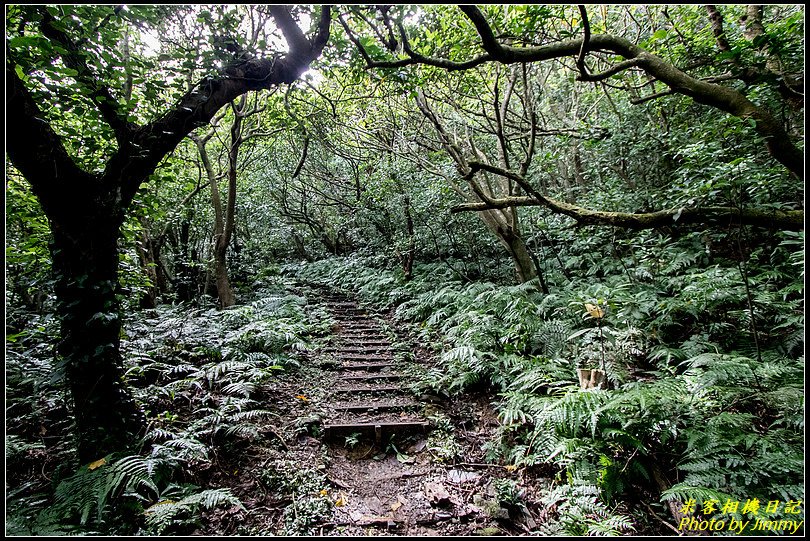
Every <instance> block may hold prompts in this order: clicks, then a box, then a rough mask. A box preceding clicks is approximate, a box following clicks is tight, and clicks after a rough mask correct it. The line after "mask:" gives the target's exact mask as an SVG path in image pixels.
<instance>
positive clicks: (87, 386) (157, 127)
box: [6, 5, 331, 462]
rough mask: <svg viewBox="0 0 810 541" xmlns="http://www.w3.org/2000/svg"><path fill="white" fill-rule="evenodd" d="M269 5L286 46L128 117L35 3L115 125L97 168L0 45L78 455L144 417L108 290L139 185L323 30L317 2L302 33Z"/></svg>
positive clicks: (125, 441)
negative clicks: (80, 155) (45, 245)
mask: <svg viewBox="0 0 810 541" xmlns="http://www.w3.org/2000/svg"><path fill="white" fill-rule="evenodd" d="M111 9H112V8H111ZM268 9H269V11H270V13H271V14H272V16H273V18H274V20H275V22H276V25H277V26H278V28H280V29H281V31H282V33H283V34H284V37H285V39H286V41H287V43H288V45H289V52H288V53H286V54H284V55H281V56H275V57H272V58H259V59H237V60H234V62H232V63H230V64H229V65H227V66H225V67H224V68H223V69H222V70H221V71H220V73H219V74H217V75H216V76H213V77H208V78H206V79H205V80H204V81H202V82H201V84H200V85H197V86H195V87H194V88H192V89H191V90H190V91H189V92H188V93H187V94H186V95H185V96H183V97H182V98H181V99H180V100H179V102H178V103H177V104H175V105H174V106H173V107H171V108H170V109H168V110H167V111H166V112H165V113H164V114H163V115H162V116H160V117H159V118H157V119H156V120H155V121H154V122H151V123H150V124H147V125H143V126H138V125H135V124H133V123H131V122H129V121H128V118H127V114H126V112H124V111H122V110H121V106H120V104H119V101H118V100H117V99H116V97H115V96H114V95H113V94H112V92H111V90H110V89H109V88H108V87H107V86H105V82H104V81H103V80H101V79H99V78H96V77H95V75H94V73H93V71H92V70H90V69H88V66H87V64H86V58H85V56H84V52H83V51H82V50H81V47H79V45H78V44H77V42H76V41H75V40H73V39H72V38H71V36H69V35H67V33H66V31H65V30H64V26H62V25H59V24H54V22H55V19H54V18H53V17H52V16H51V15H49V14H48V12H47V11H46V10H44V9H43V10H42V22H41V25H40V30H41V31H42V34H43V36H44V37H45V38H46V39H47V40H49V41H50V42H52V43H53V44H54V45H55V46H58V47H59V48H60V50H61V52H60V59H61V61H62V62H64V64H65V65H66V66H68V67H69V68H71V69H73V70H74V71H75V72H76V73H77V75H75V76H74V78H75V80H76V82H77V83H78V84H80V85H81V86H83V87H84V88H85V90H86V91H87V97H88V99H89V100H90V101H91V102H92V103H93V105H94V106H95V107H96V109H97V111H98V114H99V116H100V118H101V119H102V120H103V121H104V122H106V123H107V124H108V125H109V126H110V128H111V129H112V131H113V132H114V134H115V139H116V143H117V145H118V148H117V150H116V151H115V152H114V153H113V154H112V155H111V156H110V157H109V159H108V160H107V161H106V163H105V165H104V169H103V172H101V173H98V174H92V173H89V172H87V171H84V170H82V169H81V168H80V167H78V166H77V165H76V163H75V162H74V161H73V159H72V158H71V156H70V155H69V154H68V152H67V151H66V149H65V146H64V144H63V142H62V138H61V137H60V136H59V135H57V133H56V132H55V131H54V129H53V128H52V126H51V125H50V124H49V123H48V121H47V115H44V114H43V112H42V111H41V110H40V108H39V105H38V103H37V100H35V99H34V97H33V95H32V93H31V92H30V91H29V89H28V88H26V85H25V83H23V81H22V80H21V79H20V76H19V75H18V73H17V70H16V64H15V63H14V57H13V54H14V51H7V62H6V122H7V125H8V126H12V127H13V129H14V134H13V137H10V138H9V139H8V140H7V141H6V152H7V155H8V157H9V159H10V160H11V162H12V163H13V164H14V167H16V168H17V169H18V170H19V171H20V172H21V173H22V174H23V175H24V176H25V178H26V180H28V182H30V183H31V187H32V189H33V191H34V193H35V195H36V196H37V199H38V200H39V202H40V205H41V206H42V209H43V210H44V211H45V214H46V215H47V216H48V219H49V220H50V223H51V230H52V233H53V244H52V255H53V266H54V270H55V271H56V273H57V276H58V278H57V280H58V282H57V287H56V295H57V302H58V306H59V308H58V310H59V316H60V319H61V340H60V344H59V348H58V353H59V359H60V361H61V364H62V366H63V367H64V373H65V377H66V380H67V383H68V385H69V388H70V391H71V395H72V399H73V410H74V415H75V418H76V427H77V433H76V434H77V438H78V451H79V458H80V460H81V461H82V462H88V461H91V460H95V459H97V458H99V457H101V456H104V455H105V454H108V453H110V452H113V451H121V450H125V449H131V448H132V447H133V446H134V445H135V443H136V441H137V435H138V434H139V433H141V432H142V430H143V427H144V422H143V419H142V415H141V414H140V412H139V411H138V408H137V406H136V404H135V403H134V401H133V400H132V398H131V396H130V395H129V393H128V392H127V390H126V388H125V386H124V384H123V380H122V376H123V363H122V358H121V353H120V330H121V316H120V303H119V302H118V299H117V298H116V289H117V285H118V276H117V272H118V247H117V240H118V237H119V233H120V227H121V224H122V223H123V221H124V217H125V214H126V211H127V209H128V207H129V205H130V204H131V202H132V200H133V198H134V196H135V194H136V192H137V190H138V188H139V187H140V186H141V185H142V184H143V183H144V182H145V181H146V180H147V179H148V177H149V176H150V175H151V174H152V172H154V170H155V168H156V167H157V166H158V164H159V163H160V162H161V160H163V158H164V157H165V156H166V155H167V154H168V153H169V152H171V151H172V150H173V149H174V148H175V147H176V146H177V145H178V143H180V141H182V140H183V138H184V137H186V136H187V135H188V134H189V133H191V132H192V131H193V130H194V129H196V128H197V127H200V126H204V125H206V124H207V123H208V122H209V121H210V120H211V119H212V118H213V117H214V115H215V114H216V113H217V111H219V110H220V109H221V108H222V107H223V106H225V105H227V104H228V103H230V102H231V101H233V100H234V99H236V98H237V97H239V96H240V95H242V94H244V93H245V92H248V91H250V90H261V89H268V88H271V87H273V86H276V85H279V84H283V83H291V82H293V81H295V80H297V79H298V77H299V76H300V75H301V73H303V72H304V71H305V70H306V69H307V67H308V66H309V64H310V63H311V62H312V61H313V60H314V59H315V58H317V57H318V56H320V54H321V52H322V50H323V47H324V46H325V45H326V41H327V40H328V38H329V27H330V22H331V10H330V7H328V6H324V7H322V9H321V13H320V19H319V21H318V28H317V31H316V33H315V35H314V36H313V37H312V38H311V39H307V38H306V36H305V35H304V33H303V32H302V31H301V29H300V28H298V26H297V25H296V23H295V20H294V19H293V16H292V14H291V12H290V9H289V7H286V6H280V5H271V6H269V8H268Z"/></svg>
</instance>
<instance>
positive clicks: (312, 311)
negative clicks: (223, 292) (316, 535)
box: [6, 281, 331, 535]
mask: <svg viewBox="0 0 810 541" xmlns="http://www.w3.org/2000/svg"><path fill="white" fill-rule="evenodd" d="M41 319H42V318H41ZM330 324H331V320H330V319H329V316H328V315H327V314H326V312H324V311H323V310H322V309H319V308H313V307H311V306H307V301H306V299H305V298H303V297H300V296H297V295H292V294H290V293H288V292H287V288H286V287H285V284H284V283H282V282H281V281H277V282H275V283H271V284H270V285H269V286H268V287H267V288H266V289H264V290H263V291H260V292H257V295H256V300H255V301H253V302H250V303H248V304H244V305H240V306H235V307H233V308H230V309H227V310H222V311H217V310H214V309H199V308H196V309H195V308H193V307H190V306H185V305H173V306H169V305H164V306H159V307H158V308H156V309H154V310H149V311H143V312H136V313H134V314H133V315H132V316H131V319H130V320H129V321H127V323H126V325H125V331H124V332H125V335H124V336H123V337H122V351H123V352H124V358H125V363H126V379H127V382H128V385H129V386H130V388H131V389H132V391H133V394H134V396H135V398H136V400H137V401H138V402H139V403H140V405H141V407H142V408H143V410H144V413H145V416H146V418H147V421H148V425H147V431H146V434H145V435H144V438H143V440H142V447H141V449H140V452H139V453H137V454H130V455H126V456H122V455H109V456H104V457H99V459H98V460H96V461H94V462H92V463H90V464H83V465H80V464H78V463H77V462H76V459H75V449H74V447H73V442H72V441H70V440H67V439H65V437H64V436H63V434H69V433H70V429H71V427H70V425H69V423H68V422H67V421H61V422H60V421H57V422H53V420H54V419H68V418H69V417H70V416H69V415H68V413H67V412H68V407H67V404H66V402H65V401H66V392H65V389H64V386H63V384H62V382H61V381H60V380H59V379H58V378H57V377H53V373H54V372H53V370H52V368H51V361H50V357H51V355H52V354H51V352H52V349H51V348H50V347H47V345H48V344H50V345H51V347H52V344H53V343H54V340H55V338H54V337H55V336H56V333H57V330H56V328H55V326H54V325H53V322H52V321H45V320H44V319H43V320H42V324H41V325H36V326H34V327H32V328H31V330H30V331H28V332H23V333H19V334H18V335H16V336H15V337H14V342H13V343H12V344H11V345H10V347H9V348H8V353H9V354H8V357H7V365H6V366H7V374H8V376H9V377H8V380H7V400H8V402H7V407H8V408H9V409H10V410H12V411H13V412H14V415H13V418H14V421H13V423H12V424H10V425H9V426H8V432H7V436H6V460H7V464H11V465H12V466H13V468H11V471H15V472H20V474H19V475H20V477H19V478H16V479H13V480H11V483H10V489H9V491H8V493H7V509H8V510H7V518H6V529H7V532H8V533H9V534H15V535H31V534H34V535H60V534H116V535H130V534H148V535H162V534H170V533H171V534H178V533H180V534H182V533H189V532H191V531H193V529H194V528H195V527H197V526H198V525H199V523H200V518H201V514H202V513H203V512H204V511H205V510H208V509H212V508H215V507H223V506H224V507H228V508H235V509H237V510H238V509H243V507H242V504H241V502H240V501H239V500H238V498H236V496H234V495H233V494H232V493H231V492H230V490H228V489H226V488H217V487H209V488H201V487H200V486H199V485H198V484H197V483H199V482H200V481H199V479H201V473H203V472H205V471H207V470H210V469H212V468H215V467H216V463H217V460H218V456H219V455H220V454H233V453H235V452H238V450H239V449H241V448H244V446H246V445H248V444H249V443H251V442H261V441H263V439H265V438H273V437H276V436H275V435H274V434H273V433H272V429H270V428H268V426H269V421H270V420H271V419H272V418H273V417H274V416H275V415H276V413H274V411H273V409H272V406H270V407H268V406H266V405H265V404H266V401H265V399H266V398H267V397H266V395H265V384H266V383H268V382H271V381H272V380H273V378H275V377H276V375H277V374H278V373H279V372H280V371H284V370H295V369H296V368H297V367H298V366H299V364H300V357H301V355H304V354H306V352H307V351H308V350H309V349H310V348H311V347H312V340H313V339H314V338H316V337H317V336H322V335H324V334H326V333H328V330H329V327H330ZM43 344H45V345H46V346H43ZM30 397H37V398H35V399H33V400H32V399H31V398H30ZM40 427H42V428H41V429H40ZM45 427H49V428H50V431H46V429H45ZM54 427H56V428H61V429H62V430H61V433H58V434H57V433H54V432H52V431H53V430H54ZM43 457H45V458H46V459H47V460H48V461H52V462H53V463H54V464H57V465H56V466H55V467H54V464H51V466H52V467H54V470H55V471H53V472H52V474H51V475H45V470H44V468H45V467H47V466H42V467H43V470H42V471H39V469H40V466H41V465H40V464H38V460H40V459H42V458H43Z"/></svg>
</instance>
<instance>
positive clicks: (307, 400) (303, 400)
mask: <svg viewBox="0 0 810 541" xmlns="http://www.w3.org/2000/svg"><path fill="white" fill-rule="evenodd" d="M295 398H297V399H298V400H300V401H301V402H304V403H307V402H309V398H307V397H306V396H304V395H302V394H297V395H295Z"/></svg>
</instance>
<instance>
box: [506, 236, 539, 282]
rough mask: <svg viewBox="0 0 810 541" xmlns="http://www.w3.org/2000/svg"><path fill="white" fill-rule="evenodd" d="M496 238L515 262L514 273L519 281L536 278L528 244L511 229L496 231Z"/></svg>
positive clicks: (535, 270)
mask: <svg viewBox="0 0 810 541" xmlns="http://www.w3.org/2000/svg"><path fill="white" fill-rule="evenodd" d="M497 234H498V240H500V241H501V244H503V245H504V246H506V249H507V250H509V255H510V256H512V262H513V263H514V264H515V275H516V276H517V279H518V281H519V282H520V283H524V282H528V281H529V280H533V279H535V278H537V269H536V268H535V266H534V261H533V260H532V256H531V253H530V252H529V248H528V246H526V243H525V242H524V240H523V238H522V237H521V236H520V235H517V234H516V233H515V232H514V231H512V230H511V229H505V230H500V231H498V232H497Z"/></svg>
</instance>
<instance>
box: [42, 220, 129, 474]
mask: <svg viewBox="0 0 810 541" xmlns="http://www.w3.org/2000/svg"><path fill="white" fill-rule="evenodd" d="M77 210H78V209H77ZM104 214H106V213H96V215H93V214H91V213H84V212H81V211H77V212H76V214H75V219H74V220H73V221H72V222H71V223H62V224H54V226H53V243H52V246H51V251H52V255H53V268H54V271H55V273H56V276H57V284H56V296H57V299H58V304H57V306H58V308H57V310H58V314H59V316H60V319H61V332H60V342H59V346H58V354H59V365H60V366H61V367H62V368H63V369H64V375H65V379H66V381H67V384H68V388H69V389H70V392H71V396H72V399H73V409H74V412H75V415H76V431H77V436H78V437H77V440H78V450H79V459H80V460H81V462H82V463H86V462H90V461H93V460H97V459H99V458H101V457H102V456H104V455H106V454H108V453H111V452H113V451H118V450H121V449H126V448H131V447H133V446H134V445H135V443H136V441H137V438H138V436H139V435H140V434H141V432H142V431H143V428H144V424H143V423H144V422H143V414H142V412H141V411H140V409H139V407H138V406H137V405H136V404H135V402H134V401H133V400H132V398H131V397H130V396H129V394H128V392H127V390H126V388H125V386H124V381H123V363H122V358H121V354H120V335H121V317H120V310H119V301H118V299H117V298H116V293H117V286H118V249H117V239H118V232H119V227H120V223H118V222H119V219H120V215H119V216H118V218H119V219H110V218H109V217H108V216H105V215H104Z"/></svg>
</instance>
